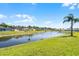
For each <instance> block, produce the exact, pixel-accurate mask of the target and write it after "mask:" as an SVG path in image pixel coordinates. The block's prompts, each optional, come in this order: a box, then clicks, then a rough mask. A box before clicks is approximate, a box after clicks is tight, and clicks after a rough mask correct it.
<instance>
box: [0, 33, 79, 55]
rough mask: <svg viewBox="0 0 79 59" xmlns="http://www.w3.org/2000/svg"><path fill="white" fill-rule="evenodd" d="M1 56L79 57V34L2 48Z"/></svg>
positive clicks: (0, 50) (0, 49)
mask: <svg viewBox="0 0 79 59" xmlns="http://www.w3.org/2000/svg"><path fill="white" fill-rule="evenodd" d="M0 55H3V56H4V55H7V56H8V55H9V56H79V33H78V32H77V33H74V37H70V36H60V37H54V38H48V39H45V40H39V41H35V42H29V43H24V44H20V45H16V46H12V47H6V48H0Z"/></svg>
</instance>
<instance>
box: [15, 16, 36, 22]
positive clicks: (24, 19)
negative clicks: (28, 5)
mask: <svg viewBox="0 0 79 59" xmlns="http://www.w3.org/2000/svg"><path fill="white" fill-rule="evenodd" d="M15 16H16V17H18V18H19V19H20V20H19V21H18V20H17V21H15V23H26V22H30V23H34V21H35V20H36V18H35V17H34V16H30V15H27V14H18V15H15Z"/></svg>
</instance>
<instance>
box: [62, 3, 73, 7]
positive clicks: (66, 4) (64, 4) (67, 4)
mask: <svg viewBox="0 0 79 59" xmlns="http://www.w3.org/2000/svg"><path fill="white" fill-rule="evenodd" d="M71 4H72V3H63V4H62V6H63V7H65V6H66V7H68V6H70V5H71Z"/></svg>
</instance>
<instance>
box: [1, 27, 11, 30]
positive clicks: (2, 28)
mask: <svg viewBox="0 0 79 59" xmlns="http://www.w3.org/2000/svg"><path fill="white" fill-rule="evenodd" d="M0 31H12V28H4V27H0Z"/></svg>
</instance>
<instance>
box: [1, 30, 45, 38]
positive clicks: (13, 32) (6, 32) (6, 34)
mask: <svg viewBox="0 0 79 59" xmlns="http://www.w3.org/2000/svg"><path fill="white" fill-rule="evenodd" d="M40 32H44V31H0V37H5V36H16V35H29V34H35V33H40Z"/></svg>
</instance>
